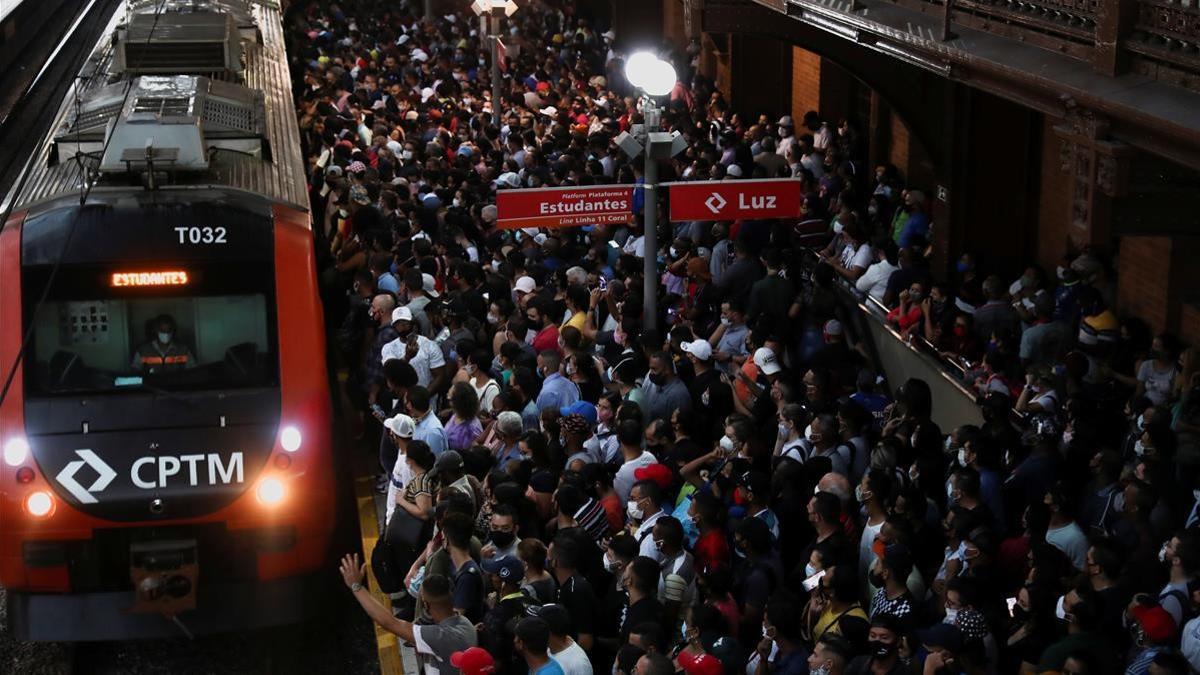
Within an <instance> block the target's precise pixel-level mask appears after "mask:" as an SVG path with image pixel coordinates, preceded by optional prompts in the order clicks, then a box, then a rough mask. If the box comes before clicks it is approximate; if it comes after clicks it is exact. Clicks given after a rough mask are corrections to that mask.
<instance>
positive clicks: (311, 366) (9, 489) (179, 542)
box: [0, 188, 335, 640]
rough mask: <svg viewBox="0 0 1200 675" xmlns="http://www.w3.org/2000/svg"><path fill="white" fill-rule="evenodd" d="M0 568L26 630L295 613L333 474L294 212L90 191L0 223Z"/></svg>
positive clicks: (250, 203) (216, 198)
mask: <svg viewBox="0 0 1200 675" xmlns="http://www.w3.org/2000/svg"><path fill="white" fill-rule="evenodd" d="M0 288H3V293H0V363H3V364H4V369H5V375H7V371H8V368H9V367H10V365H11V364H13V363H16V362H17V355H18V354H19V353H21V352H22V349H23V350H24V351H23V358H22V359H21V360H20V366H19V368H18V369H17V370H16V373H15V377H14V378H13V380H12V382H11V386H10V391H9V393H8V395H7V396H6V397H5V398H4V400H3V403H2V404H0V450H2V451H3V456H2V461H0V584H3V586H4V587H5V588H6V589H7V591H8V605H9V607H8V615H9V623H10V626H11V628H12V629H13V630H14V632H15V633H16V634H17V635H18V636H20V637H22V638H24V639H32V640H104V639H127V638H129V637H154V636H166V635H172V634H175V635H177V634H179V630H180V628H179V627H180V626H183V627H184V628H185V629H186V630H187V631H188V632H193V633H203V632H215V631H223V630H230V629H236V628H254V627H265V626H270V625H278V624H282V623H287V622H291V621H295V620H297V619H298V618H300V617H302V616H304V615H305V614H306V613H307V609H308V608H307V607H306V606H305V605H306V603H308V602H309V601H310V600H309V598H310V594H309V593H307V592H306V591H305V581H306V579H307V577H308V576H309V575H310V574H311V573H313V572H315V571H317V570H318V569H320V568H321V567H322V565H323V564H324V563H325V561H326V560H327V553H328V546H329V542H330V537H331V533H332V531H333V527H334V517H335V505H334V501H335V498H334V494H335V490H334V478H333V476H334V472H333V468H332V461H331V459H332V455H331V432H330V429H331V419H330V401H329V393H328V391H329V389H328V381H327V376H326V368H325V359H324V355H325V345H324V332H323V325H322V321H321V311H320V305H319V301H318V299H317V298H318V295H317V288H316V278H315V273H314V266H313V260H312V241H311V230H310V229H309V228H308V224H307V214H306V213H304V212H302V211H299V210H295V209H292V208H289V207H284V206H280V205H277V204H272V203H271V202H269V201H268V200H264V199H262V198H261V196H257V195H252V194H248V193H243V192H239V191H237V190H231V189H220V188H205V189H189V190H179V191H170V190H167V191H157V192H149V191H118V192H108V193H102V192H100V191H97V192H96V193H95V194H94V195H93V196H92V197H91V198H90V199H89V202H88V204H87V206H84V207H81V206H79V205H78V201H77V199H74V200H73V199H71V198H63V199H60V200H56V201H52V202H50V203H46V204H42V205H40V206H38V207H36V208H32V209H28V210H24V211H21V212H18V213H15V214H14V215H13V216H12V217H11V218H10V220H9V222H8V223H7V225H6V227H5V228H4V229H3V230H2V231H0Z"/></svg>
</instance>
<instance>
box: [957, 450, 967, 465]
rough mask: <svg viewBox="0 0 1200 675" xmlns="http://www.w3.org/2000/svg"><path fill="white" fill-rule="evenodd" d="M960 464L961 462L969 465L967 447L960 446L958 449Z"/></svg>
mask: <svg viewBox="0 0 1200 675" xmlns="http://www.w3.org/2000/svg"><path fill="white" fill-rule="evenodd" d="M958 464H959V465H960V466H966V465H967V449H966V448H959V449H958Z"/></svg>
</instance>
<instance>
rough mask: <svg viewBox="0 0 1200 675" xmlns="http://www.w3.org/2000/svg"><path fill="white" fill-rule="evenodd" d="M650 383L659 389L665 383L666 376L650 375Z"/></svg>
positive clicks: (662, 374) (661, 374) (660, 374)
mask: <svg viewBox="0 0 1200 675" xmlns="http://www.w3.org/2000/svg"><path fill="white" fill-rule="evenodd" d="M650 381H651V382H652V383H654V385H655V386H657V387H661V386H663V385H664V384H666V383H667V376H666V375H665V374H664V373H650Z"/></svg>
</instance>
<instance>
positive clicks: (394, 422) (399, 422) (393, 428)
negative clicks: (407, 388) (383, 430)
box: [383, 413, 417, 438]
mask: <svg viewBox="0 0 1200 675" xmlns="http://www.w3.org/2000/svg"><path fill="white" fill-rule="evenodd" d="M383 426H385V427H387V430H388V431H390V432H392V433H393V434H396V435H397V436H399V437H400V438H412V437H413V431H415V430H416V427H417V423H416V422H414V421H413V418H411V417H409V416H408V415H405V414H403V413H401V414H399V415H396V416H395V417H391V418H388V419H386V420H384V421H383Z"/></svg>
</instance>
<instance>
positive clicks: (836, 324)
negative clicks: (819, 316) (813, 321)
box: [825, 319, 842, 335]
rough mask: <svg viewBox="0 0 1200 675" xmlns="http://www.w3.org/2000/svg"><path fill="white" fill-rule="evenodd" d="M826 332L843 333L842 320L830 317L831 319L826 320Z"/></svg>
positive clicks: (828, 333) (827, 333) (832, 333)
mask: <svg viewBox="0 0 1200 675" xmlns="http://www.w3.org/2000/svg"><path fill="white" fill-rule="evenodd" d="M825 334H826V335H841V334H842V322H841V321H838V320H837V319H830V320H828V321H826V322H825Z"/></svg>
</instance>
